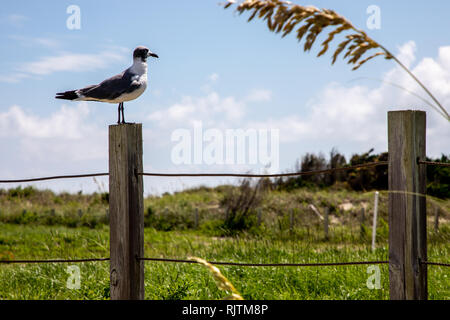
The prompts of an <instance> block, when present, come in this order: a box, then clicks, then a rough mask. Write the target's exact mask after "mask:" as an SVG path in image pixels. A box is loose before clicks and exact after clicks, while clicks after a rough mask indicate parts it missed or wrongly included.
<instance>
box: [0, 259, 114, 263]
mask: <svg viewBox="0 0 450 320" xmlns="http://www.w3.org/2000/svg"><path fill="white" fill-rule="evenodd" d="M95 261H109V258H87V259H67V260H63V259H48V260H0V263H3V264H12V263H76V262H95Z"/></svg>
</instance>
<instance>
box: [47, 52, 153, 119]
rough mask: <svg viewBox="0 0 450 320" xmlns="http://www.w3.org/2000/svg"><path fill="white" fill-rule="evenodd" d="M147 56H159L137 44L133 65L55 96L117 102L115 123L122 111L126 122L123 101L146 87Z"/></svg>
mask: <svg viewBox="0 0 450 320" xmlns="http://www.w3.org/2000/svg"><path fill="white" fill-rule="evenodd" d="M148 57H153V58H159V57H158V55H157V54H155V53H153V52H151V51H150V50H149V49H148V48H146V47H144V46H139V47H137V48H136V49H134V52H133V65H132V66H131V67H129V68H128V69H126V70H125V71H123V72H122V73H119V74H118V75H115V76H113V77H111V78H109V79H106V80H104V81H102V82H100V83H99V84H96V85H91V86H87V87H85V88H82V89H78V90H70V91H65V92H59V93H57V94H56V97H55V98H56V99H65V100H73V101H101V102H109V103H119V107H118V109H117V113H118V120H117V124H120V123H121V122H120V113H122V123H126V122H125V117H124V114H123V103H124V102H125V101H131V100H134V99H136V98H137V97H139V96H140V95H141V94H142V93H143V92H144V91H145V89H146V88H147V58H148Z"/></svg>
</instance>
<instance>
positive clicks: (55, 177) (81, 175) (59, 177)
mask: <svg viewBox="0 0 450 320" xmlns="http://www.w3.org/2000/svg"><path fill="white" fill-rule="evenodd" d="M107 175H109V173H87V174H74V175H64V176H52V177H42V178H30V179H18V180H0V183H18V182H33V181H43V180H55V179H72V178H88V177H99V176H107Z"/></svg>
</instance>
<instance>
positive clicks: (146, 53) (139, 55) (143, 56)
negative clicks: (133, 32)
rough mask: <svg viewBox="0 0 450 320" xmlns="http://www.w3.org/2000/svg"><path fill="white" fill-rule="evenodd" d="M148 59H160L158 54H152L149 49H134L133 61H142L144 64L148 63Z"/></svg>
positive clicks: (142, 47) (140, 47)
mask: <svg viewBox="0 0 450 320" xmlns="http://www.w3.org/2000/svg"><path fill="white" fill-rule="evenodd" d="M148 57H153V58H159V57H158V55H157V54H156V53H153V52H151V51H150V50H149V49H148V48H146V47H144V46H139V47H137V48H136V49H134V52H133V59H134V60H136V59H140V60H142V62H146V61H147V58H148Z"/></svg>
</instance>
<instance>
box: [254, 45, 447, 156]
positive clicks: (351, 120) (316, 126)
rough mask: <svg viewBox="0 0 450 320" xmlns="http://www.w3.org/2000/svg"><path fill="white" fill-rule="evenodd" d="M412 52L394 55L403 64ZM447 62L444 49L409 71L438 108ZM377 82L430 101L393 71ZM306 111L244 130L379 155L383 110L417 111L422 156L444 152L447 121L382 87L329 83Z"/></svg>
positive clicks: (382, 147)
mask: <svg viewBox="0 0 450 320" xmlns="http://www.w3.org/2000/svg"><path fill="white" fill-rule="evenodd" d="M415 47H416V45H415V43H414V42H408V43H406V44H405V45H404V46H402V47H401V48H400V54H399V56H400V57H402V59H403V61H404V62H405V63H407V64H409V65H412V63H413V61H415V56H414V54H413V52H414V51H415ZM449 63H450V47H442V48H440V50H439V56H438V58H437V59H432V58H424V59H422V60H421V61H420V62H418V64H417V65H416V66H415V67H413V68H412V71H413V73H414V74H415V75H416V76H417V77H418V78H419V79H421V81H422V82H423V83H425V85H426V86H427V87H428V88H429V89H430V90H431V92H433V93H434V94H435V95H436V96H437V97H438V99H439V100H440V101H441V103H442V104H443V105H444V106H449V105H450V73H449V69H448V64H449ZM383 80H385V81H389V82H392V83H396V84H399V85H401V86H403V87H405V88H407V89H408V90H412V91H414V92H415V93H417V94H420V95H421V96H423V97H425V98H427V100H431V99H430V98H429V97H428V96H426V94H425V93H424V92H423V91H422V89H421V88H420V87H418V85H417V84H415V83H414V82H412V81H411V80H410V77H409V75H408V74H407V73H406V72H405V71H404V70H402V69H401V68H399V67H394V68H393V69H392V70H390V71H389V72H388V73H386V75H385V77H384V79H383ZM308 108H309V109H310V110H311V111H310V113H309V114H308V115H307V116H306V117H303V118H300V117H299V116H297V115H288V116H285V117H282V118H279V119H269V120H267V121H261V122H253V123H250V124H249V126H251V127H265V128H279V129H280V139H281V142H284V143H292V142H294V141H304V142H308V143H309V144H310V145H314V146H316V147H319V148H324V149H325V150H327V149H326V148H329V149H331V147H333V146H337V147H338V148H341V149H342V148H347V149H349V148H348V146H351V149H352V150H353V152H362V151H366V150H368V149H369V148H371V147H375V148H376V149H377V151H379V152H381V151H385V150H386V149H387V111H392V110H403V109H420V110H424V111H426V112H427V154H428V155H429V156H439V155H440V154H441V153H448V150H450V125H449V122H448V121H447V120H446V119H445V118H443V117H442V116H441V115H439V114H438V113H437V112H436V111H435V110H433V109H432V108H430V107H429V106H427V105H425V104H424V103H423V102H422V101H420V100H419V99H417V98H416V97H414V96H413V95H411V94H409V93H407V92H405V91H404V90H401V89H399V88H396V87H393V86H391V85H389V84H387V83H386V82H383V83H381V85H380V86H378V87H376V88H369V87H368V86H365V85H364V84H363V83H361V84H358V85H354V86H344V85H342V84H338V83H331V84H329V85H328V86H326V87H325V88H324V89H323V90H322V91H321V92H320V93H319V94H318V95H317V96H316V97H314V98H313V99H311V100H310V101H309V102H308ZM447 109H448V107H447ZM322 150H323V149H322Z"/></svg>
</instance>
